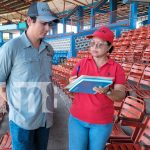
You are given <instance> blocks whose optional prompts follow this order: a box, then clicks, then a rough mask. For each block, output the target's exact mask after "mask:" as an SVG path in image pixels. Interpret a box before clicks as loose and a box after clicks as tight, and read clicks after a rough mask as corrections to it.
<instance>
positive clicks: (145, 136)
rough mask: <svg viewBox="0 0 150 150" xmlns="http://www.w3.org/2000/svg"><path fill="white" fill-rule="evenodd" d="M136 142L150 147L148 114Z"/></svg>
mask: <svg viewBox="0 0 150 150" xmlns="http://www.w3.org/2000/svg"><path fill="white" fill-rule="evenodd" d="M135 142H136V143H140V145H142V146H144V147H145V148H146V147H150V116H147V117H146V118H145V119H144V121H143V123H142V127H141V131H140V132H139V133H138V135H137V138H136V140H135Z"/></svg>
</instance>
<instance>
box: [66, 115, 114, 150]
mask: <svg viewBox="0 0 150 150" xmlns="http://www.w3.org/2000/svg"><path fill="white" fill-rule="evenodd" d="M112 126H113V124H112V123H110V124H90V123H87V122H83V121H81V120H78V119H77V118H74V117H73V116H71V115H70V117H69V127H68V129H69V150H104V148H105V145H106V142H107V140H108V138H109V136H110V134H111V131H112Z"/></svg>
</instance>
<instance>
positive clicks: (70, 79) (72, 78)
mask: <svg viewBox="0 0 150 150" xmlns="http://www.w3.org/2000/svg"><path fill="white" fill-rule="evenodd" d="M75 79H77V76H72V77H70V78H69V83H71V82H73V81H74V80H75Z"/></svg>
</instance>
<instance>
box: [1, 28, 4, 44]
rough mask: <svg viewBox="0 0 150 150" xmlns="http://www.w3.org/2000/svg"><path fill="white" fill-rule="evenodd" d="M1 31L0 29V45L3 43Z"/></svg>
mask: <svg viewBox="0 0 150 150" xmlns="http://www.w3.org/2000/svg"><path fill="white" fill-rule="evenodd" d="M3 42H4V41H3V32H1V31H0V46H1V44H3Z"/></svg>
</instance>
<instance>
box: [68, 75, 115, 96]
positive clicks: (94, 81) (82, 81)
mask: <svg viewBox="0 0 150 150" xmlns="http://www.w3.org/2000/svg"><path fill="white" fill-rule="evenodd" d="M112 83H113V78H107V77H99V76H87V75H82V76H80V77H79V78H77V79H76V80H74V81H73V82H72V83H70V84H69V85H67V86H66V88H68V89H69V91H70V92H77V93H88V94H95V93H96V92H95V91H93V88H94V87H103V88H105V87H107V86H109V85H111V84H112Z"/></svg>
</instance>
